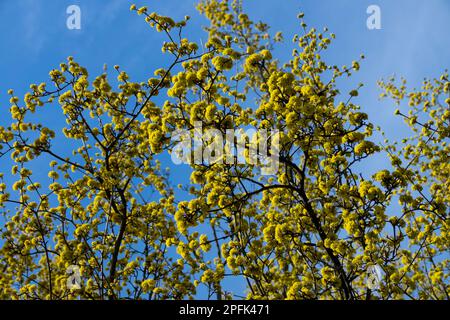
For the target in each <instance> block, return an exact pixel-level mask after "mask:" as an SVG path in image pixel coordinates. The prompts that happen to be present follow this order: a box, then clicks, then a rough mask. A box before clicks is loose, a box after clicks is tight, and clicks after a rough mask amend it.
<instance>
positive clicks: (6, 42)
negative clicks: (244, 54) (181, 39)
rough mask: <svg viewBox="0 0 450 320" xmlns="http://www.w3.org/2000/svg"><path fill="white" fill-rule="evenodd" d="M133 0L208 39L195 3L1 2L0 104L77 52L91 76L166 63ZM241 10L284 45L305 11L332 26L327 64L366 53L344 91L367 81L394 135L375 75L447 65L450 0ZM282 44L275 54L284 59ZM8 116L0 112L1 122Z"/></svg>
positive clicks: (318, 23)
mask: <svg viewBox="0 0 450 320" xmlns="http://www.w3.org/2000/svg"><path fill="white" fill-rule="evenodd" d="M131 3H136V4H137V5H138V6H140V5H147V6H148V7H149V8H150V10H154V11H157V12H159V13H162V14H166V15H170V16H172V17H174V18H179V19H182V18H183V17H184V16H185V15H190V16H191V17H192V19H191V21H190V23H189V27H188V29H187V31H188V33H187V34H189V36H190V38H191V39H192V40H197V41H199V40H200V39H201V38H202V39H205V34H204V33H203V32H202V31H201V25H202V24H204V23H205V22H206V20H205V19H204V18H203V17H200V16H199V15H198V14H197V12H196V10H195V8H194V4H195V3H196V1H191V0H139V1H131V0H110V1H104V0H83V1H81V0H78V1H75V0H70V1H68V0H1V1H0V19H1V21H2V25H3V28H2V32H1V34H0V42H1V48H2V50H0V61H1V63H0V106H1V108H2V109H1V110H2V113H3V112H6V108H9V103H8V100H9V97H8V95H7V94H6V91H7V89H9V88H13V89H14V90H15V91H16V93H17V94H18V95H19V96H22V95H23V94H24V93H25V92H26V90H27V89H28V86H29V84H30V83H40V82H42V81H47V80H48V72H49V71H50V70H51V69H52V68H55V67H57V66H58V65H59V63H60V62H62V61H64V60H65V59H66V57H67V56H69V55H72V56H74V57H75V59H76V60H77V61H78V62H80V63H81V64H82V65H84V66H86V67H87V68H88V70H89V71H90V74H91V75H97V74H99V73H101V72H102V68H103V65H104V64H105V63H106V64H108V65H109V67H110V69H112V66H113V65H115V64H118V65H120V66H121V68H122V69H123V70H126V71H127V72H129V73H130V75H131V76H132V78H133V79H135V80H137V81H143V80H145V79H146V78H147V77H148V76H150V75H152V73H153V70H154V69H156V68H159V67H161V66H164V63H165V61H167V60H165V59H166V58H165V57H164V56H162V55H161V51H160V45H161V42H162V40H163V37H162V35H161V34H158V33H156V32H154V31H152V30H151V29H150V28H148V26H147V25H146V24H145V23H144V22H143V21H142V18H141V17H138V16H137V15H136V14H134V13H131V12H130V11H129V6H130V4H131ZM71 4H76V5H79V6H80V8H81V11H82V17H81V21H82V22H81V30H69V29H67V27H66V19H67V17H68V15H67V13H66V8H67V7H68V6H69V5H71ZM371 4H376V5H378V6H379V7H380V8H381V19H382V29H381V30H369V29H367V27H366V19H367V17H368V15H367V13H366V9H367V7H368V6H369V5H371ZM245 6H246V8H247V9H248V12H249V13H250V15H251V17H252V18H254V19H255V20H263V21H266V22H268V23H269V24H270V25H271V26H272V28H273V31H283V32H284V34H285V35H286V37H285V38H286V44H287V45H289V46H290V45H291V43H290V39H291V35H292V34H294V33H295V32H298V31H299V30H298V20H297V19H296V14H297V13H298V12H299V11H304V12H305V13H306V21H307V22H308V24H309V25H310V26H315V27H317V28H322V27H324V26H327V27H329V29H330V31H332V32H334V33H335V34H336V35H337V39H336V41H335V42H334V45H333V46H332V47H331V49H330V50H329V52H328V53H327V57H328V61H329V62H330V63H335V64H338V65H343V64H347V65H349V64H350V63H351V61H352V60H354V59H357V58H358V57H359V55H360V54H361V53H363V54H365V56H366V57H367V59H366V60H365V61H364V62H363V64H362V68H361V71H360V72H359V73H357V74H356V75H355V76H354V77H353V78H352V80H351V82H347V83H344V88H347V87H348V88H349V89H350V88H351V85H356V84H357V83H359V82H364V83H365V87H364V88H363V89H362V91H361V94H360V96H359V97H358V100H356V101H357V102H358V103H359V104H360V105H361V106H362V107H363V110H364V111H365V112H367V113H369V116H370V119H372V121H373V122H375V124H378V125H381V126H382V127H383V128H384V130H385V131H386V133H387V134H388V136H389V137H395V136H397V135H398V134H399V133H402V132H403V133H408V132H407V131H403V128H404V127H403V125H402V123H401V121H400V119H398V118H394V117H393V116H392V113H393V107H390V106H389V103H386V102H380V101H379V100H378V94H379V91H378V89H377V87H376V81H377V80H378V79H380V78H381V77H387V76H389V75H392V74H397V75H399V76H400V75H401V76H405V77H406V78H407V79H409V81H411V83H413V84H415V85H418V84H419V83H420V81H421V79H422V78H423V77H425V76H438V75H439V74H440V72H441V71H443V70H444V69H445V68H448V67H449V57H450V43H449V41H448V30H449V29H450V1H446V0H395V1H393V0H377V1H376V0H369V1H368V0H339V1H335V0H320V1H319V0H283V1H270V0H258V1H256V0H247V1H245ZM290 52H291V47H289V49H288V50H283V48H280V49H278V50H277V54H278V56H279V57H280V58H281V59H283V58H288V56H289V54H290ZM4 120H5V117H0V124H4Z"/></svg>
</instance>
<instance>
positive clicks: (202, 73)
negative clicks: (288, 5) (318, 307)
mask: <svg viewBox="0 0 450 320" xmlns="http://www.w3.org/2000/svg"><path fill="white" fill-rule="evenodd" d="M198 9H199V11H200V12H201V13H202V14H204V15H205V16H206V17H207V18H208V19H209V21H210V25H209V26H208V27H207V28H206V31H207V33H208V41H207V43H206V44H205V45H204V46H202V47H201V48H199V46H198V45H197V44H196V43H194V42H191V41H189V40H188V39H186V38H184V36H183V28H184V26H185V25H186V23H187V21H188V19H189V18H188V17H186V18H185V20H183V21H180V22H175V21H174V20H172V19H171V18H170V17H165V16H161V15H158V14H156V13H149V12H148V11H147V8H145V7H142V8H139V9H138V8H136V6H134V5H133V6H132V7H131V10H132V11H136V12H137V14H139V15H141V16H144V17H145V21H146V22H147V23H148V24H149V25H150V26H151V27H153V28H155V29H156V30H157V31H158V32H163V33H165V34H166V36H167V42H165V43H164V44H163V46H162V50H163V52H165V53H166V54H169V55H171V56H172V63H171V64H170V65H168V66H166V67H165V68H162V69H158V70H156V71H155V76H154V77H152V78H150V79H148V81H147V82H142V83H137V82H132V81H131V80H130V78H129V76H128V74H127V73H125V72H124V71H122V70H121V69H120V67H119V66H115V69H116V71H117V74H118V76H117V84H118V85H117V87H116V88H113V85H112V83H111V82H110V81H109V80H108V75H107V73H106V72H105V73H104V74H101V75H99V76H97V77H96V78H94V79H93V80H92V79H90V77H89V75H88V71H87V70H86V69H85V68H83V67H82V66H80V65H79V64H78V63H76V62H75V61H74V60H73V59H72V58H69V59H68V62H67V63H62V64H61V65H60V68H58V69H55V70H52V71H51V72H50V78H51V85H47V84H46V83H42V84H41V85H31V86H30V89H31V91H30V92H29V93H27V94H26V95H25V97H24V99H23V103H22V102H19V98H18V97H16V96H15V95H14V92H13V91H12V90H10V92H9V93H10V94H11V105H12V106H11V109H10V110H11V115H12V118H13V121H12V123H11V125H10V126H9V127H7V128H3V127H0V148H1V149H0V152H1V153H0V157H2V158H3V157H4V156H6V155H9V156H10V157H11V159H12V161H13V162H14V163H13V164H12V166H11V173H9V172H8V173H6V175H3V174H2V176H0V177H1V178H2V179H3V180H2V181H3V182H2V183H1V184H0V206H1V208H2V212H3V216H4V217H3V223H2V224H3V227H2V229H1V235H2V249H1V251H0V270H1V272H0V289H1V291H0V297H1V298H16V299H74V298H83V299H120V298H130V299H170V298H173V299H182V298H189V297H198V294H199V293H198V292H199V291H200V290H199V288H200V287H204V288H206V289H207V291H206V292H207V293H206V296H202V298H210V297H214V298H216V299H231V298H240V297H245V298H251V299H319V298H325V299H376V298H382V299H389V298H395V299H399V298H411V299H417V298H420V299H444V298H445V299H448V293H449V281H448V276H449V272H448V271H449V259H448V250H449V248H448V244H449V243H450V239H449V223H448V215H449V209H448V208H449V201H450V198H449V195H448V190H449V189H450V181H449V180H448V177H449V173H450V171H449V170H450V166H449V163H450V161H449V154H450V152H449V146H448V138H449V137H450V129H449V126H448V124H449V119H450V111H449V105H450V100H449V98H448V96H449V81H448V75H447V74H444V75H443V76H442V78H441V79H440V80H435V81H426V82H425V83H424V87H423V91H421V92H412V93H407V89H406V87H405V86H404V85H402V86H400V87H397V86H396V85H395V82H394V81H389V82H387V83H380V85H381V86H382V87H383V88H385V89H386V92H387V94H389V95H391V96H392V97H393V98H394V99H395V100H396V101H397V102H398V103H399V104H400V103H401V102H402V101H403V100H405V99H409V104H410V106H411V112H410V113H409V114H408V115H405V114H403V113H401V112H398V113H399V115H401V116H403V117H405V119H407V122H408V124H409V125H410V126H411V127H412V128H413V129H414V130H415V132H416V133H417V135H416V136H414V137H411V138H408V139H406V140H404V141H403V143H402V144H403V150H402V151H397V150H399V148H398V144H395V143H392V144H388V146H387V147H382V146H381V144H379V143H376V142H374V141H371V140H370V138H371V136H372V133H373V131H374V126H373V124H371V123H370V122H369V120H368V117H367V114H365V113H363V112H362V111H361V110H360V107H359V106H357V105H355V104H354V103H353V102H352V101H353V98H354V97H356V96H357V95H358V89H359V87H357V88H355V89H354V90H352V91H350V92H348V93H345V92H340V91H339V90H338V88H337V87H336V81H337V80H338V79H340V78H346V77H350V76H351V74H352V73H353V72H356V71H357V70H358V69H359V63H360V60H362V59H363V58H364V57H363V56H361V59H360V60H359V61H353V62H352V64H351V67H338V66H335V65H329V64H327V63H326V62H325V61H323V59H322V58H321V53H322V51H324V50H326V49H327V48H328V46H329V45H330V43H331V40H332V39H333V38H334V35H333V34H331V33H329V32H328V31H327V30H325V31H324V32H319V31H317V30H315V29H314V28H310V29H309V28H308V26H307V25H306V23H305V22H304V20H303V15H302V14H300V15H299V16H298V18H299V20H300V24H301V30H300V32H301V35H296V36H295V37H294V39H293V40H294V43H295V46H296V48H295V49H294V50H293V52H292V58H291V59H290V60H289V61H287V62H285V63H284V64H282V63H281V62H279V61H278V60H276V59H274V58H273V57H272V51H273V48H274V46H276V45H285V44H279V43H280V42H282V40H283V37H282V35H281V34H280V33H277V34H275V35H272V34H271V33H270V32H269V27H268V26H267V25H266V24H264V23H261V22H259V23H255V22H253V21H251V20H250V18H249V17H248V15H246V14H245V13H244V12H243V11H242V5H241V2H240V1H236V0H235V1H232V2H230V1H217V0H204V1H202V2H200V4H199V5H198ZM156 97H158V101H160V100H161V97H163V100H164V101H165V102H164V104H163V105H157V103H156V102H155V101H156ZM445 98H447V100H445ZM341 100H342V101H341ZM442 100H445V101H442ZM55 104H57V105H58V106H59V109H60V110H61V111H62V115H61V117H60V119H61V120H63V121H64V119H65V124H61V125H59V124H58V125H57V124H55V123H53V124H51V125H50V126H48V125H46V124H45V123H43V121H41V120H40V119H42V118H39V117H37V115H38V114H42V113H45V112H49V109H48V108H50V106H53V108H54V105H55ZM419 111H420V115H419ZM427 117H428V119H426V118H427ZM198 124H200V125H201V127H202V128H203V129H204V130H213V131H212V132H214V133H215V134H214V135H210V136H208V137H207V138H204V139H202V140H201V145H200V146H197V147H196V149H195V150H193V152H192V153H195V152H197V151H198V149H199V150H200V152H201V154H202V155H203V156H204V155H205V154H206V153H208V154H209V156H212V155H213V154H214V150H215V149H214V148H212V146H215V147H217V146H221V145H222V143H223V140H221V139H219V138H221V137H224V136H226V135H227V131H228V130H230V129H235V128H243V129H245V128H249V127H252V128H255V129H256V130H266V131H269V132H278V133H279V137H278V139H277V141H272V142H268V141H261V140H262V137H261V136H258V135H256V136H255V138H254V139H255V140H256V142H258V143H261V145H264V146H267V147H269V144H274V143H276V144H277V145H278V146H277V148H276V149H271V150H276V151H277V154H276V155H275V154H272V156H274V157H275V158H276V159H277V162H278V166H277V167H276V171H275V172H270V173H267V172H263V170H261V167H263V163H262V162H263V161H262V159H261V157H258V156H257V157H256V159H257V161H244V162H240V161H237V158H238V157H239V155H235V156H233V157H232V161H225V158H227V160H229V156H230V152H231V151H232V150H231V149H230V146H227V145H224V146H223V147H224V152H223V153H221V154H219V155H217V154H214V157H213V158H214V160H213V161H211V157H209V158H208V159H205V157H202V158H203V160H202V161H188V162H189V163H190V166H191V168H192V174H191V179H190V180H191V181H186V182H185V183H184V185H181V186H180V187H181V188H184V189H186V190H187V191H188V192H189V193H190V197H189V198H186V197H181V196H180V194H179V193H178V192H177V191H176V190H175V189H174V188H173V187H172V186H171V185H170V183H169V180H168V174H167V172H166V171H165V170H164V168H161V162H160V161H159V157H160V156H161V155H163V154H166V153H171V154H172V155H174V153H175V150H176V148H177V144H178V143H179V141H177V140H176V139H173V138H174V133H175V132H179V131H180V130H182V131H184V132H188V133H189V134H190V133H192V134H193V135H195V131H196V128H197V126H198ZM233 140H234V138H233ZM241 142H242V141H241ZM242 143H243V145H244V146H248V145H249V144H250V141H249V140H245V139H244V140H243V142H242ZM68 148H71V151H72V152H71V154H67V150H68ZM244 149H246V150H245V152H244V154H243V155H242V156H243V157H244V158H245V159H247V160H249V159H250V158H251V152H250V151H249V148H248V147H247V148H244ZM203 150H206V151H207V152H206V153H205V152H203ZM378 152H385V153H386V154H388V155H389V156H390V158H391V160H392V167H391V168H387V169H386V170H382V171H380V172H378V173H376V174H375V175H373V176H371V177H364V174H363V173H362V172H359V171H358V168H360V167H361V163H364V160H365V159H366V158H368V157H370V156H371V155H373V154H375V153H378ZM257 153H258V151H257ZM189 156H192V157H193V156H194V155H193V154H189ZM188 160H192V159H188ZM47 161H50V168H49V169H48V170H47V169H43V166H44V165H43V162H47ZM357 165H358V167H357ZM2 167H3V166H2ZM2 169H3V168H2ZM33 169H34V173H33V171H32V170H33ZM43 171H46V172H47V171H48V179H47V178H43V177H42V174H41V173H42V172H43ZM36 172H38V174H36ZM397 199H399V202H400V204H401V210H400V211H398V210H394V209H393V206H392V205H391V203H392V201H394V200H395V201H396V200H397ZM71 266H78V267H79V270H78V271H79V273H80V278H81V279H82V281H81V283H77V285H76V286H72V285H71V284H73V282H71V281H72V280H73V278H72V277H73V275H72V274H68V273H67V270H68V268H69V270H72V271H73V268H70V267H71ZM371 267H376V268H377V270H378V271H379V273H378V275H377V276H378V277H379V278H380V279H376V280H377V285H376V286H373V285H368V278H370V277H369V276H368V274H367V271H368V269H370V268H371ZM72 271H71V272H72ZM229 279H232V280H231V281H230V280H229ZM237 282H243V283H245V285H246V288H247V289H246V290H245V292H236V290H233V284H235V283H237ZM202 292H205V291H202Z"/></svg>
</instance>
